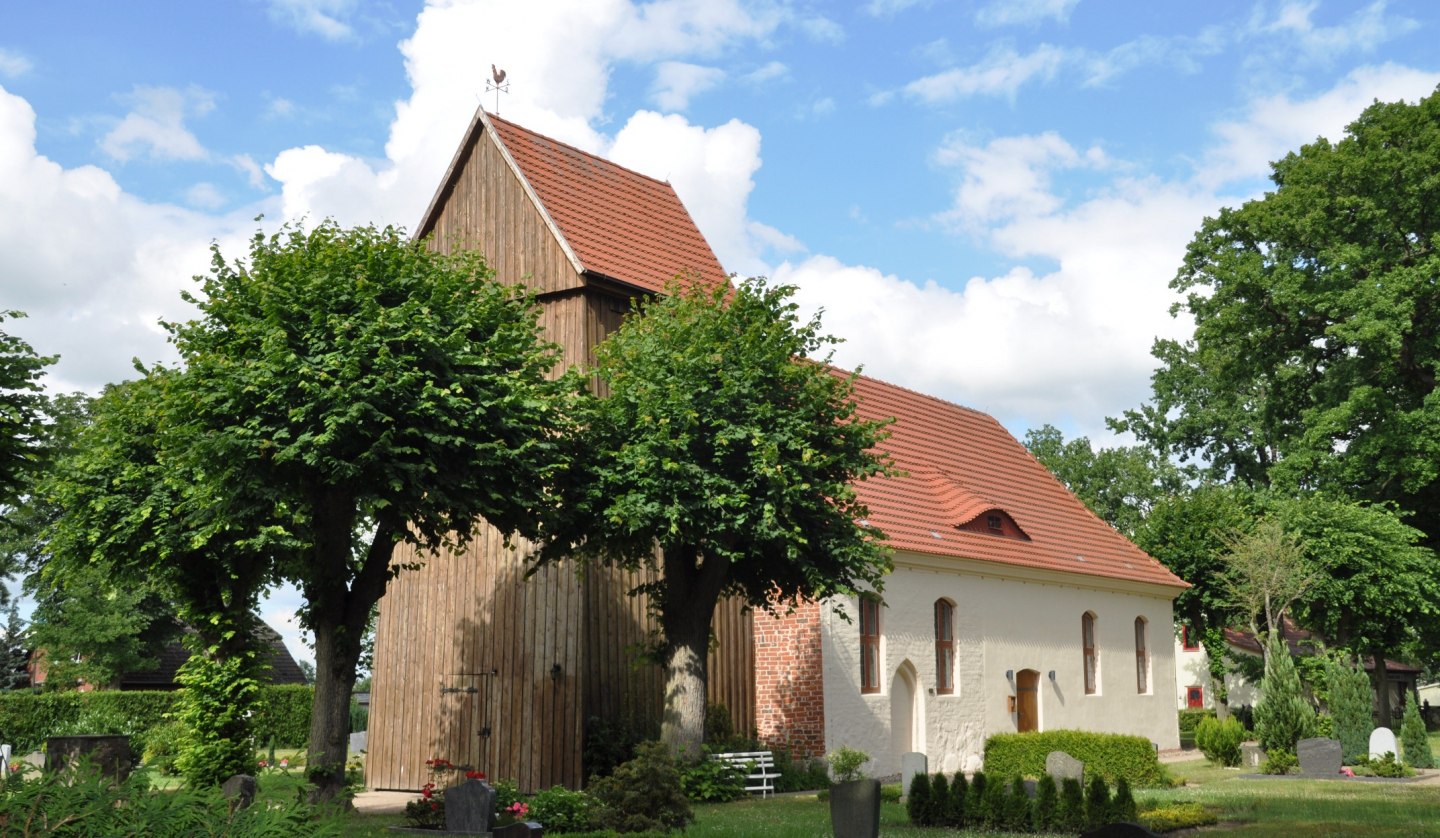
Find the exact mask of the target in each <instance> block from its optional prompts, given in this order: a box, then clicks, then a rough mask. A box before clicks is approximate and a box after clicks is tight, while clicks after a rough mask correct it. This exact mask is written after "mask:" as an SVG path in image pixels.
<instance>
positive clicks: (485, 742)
mask: <svg viewBox="0 0 1440 838" xmlns="http://www.w3.org/2000/svg"><path fill="white" fill-rule="evenodd" d="M492 681H494V677H493V676H492V675H479V674H469V675H446V676H443V677H442V678H441V681H440V718H439V719H438V722H439V724H438V727H439V729H440V733H441V735H440V737H439V741H440V742H441V743H444V744H443V745H442V746H441V747H442V749H447V750H449V751H450V753H436V754H433V755H432V756H431V757H430V758H433V759H443V760H447V761H449V762H450V763H451V764H453V765H455V766H458V767H459V768H460V769H461V770H476V771H485V772H487V773H488V772H493V771H494V770H495V767H494V756H495V754H494V750H493V747H492V746H493V739H494V735H493V734H494V729H493V725H492V720H491V719H490V718H489V715H488V713H487V710H488V705H489V703H490V702H489V700H488V699H489V692H490V690H489V687H490V684H491V682H492ZM444 779H446V780H448V781H452V782H453V781H456V780H457V779H464V778H463V777H459V778H456V777H446V778H444Z"/></svg>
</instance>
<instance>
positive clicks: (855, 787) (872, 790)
mask: <svg viewBox="0 0 1440 838" xmlns="http://www.w3.org/2000/svg"><path fill="white" fill-rule="evenodd" d="M830 826H831V827H832V828H833V829H834V830H835V838H877V836H879V835H880V781H879V780H872V779H869V778H866V779H862V780H851V781H850V782H848V783H836V784H835V785H833V786H831V787H830Z"/></svg>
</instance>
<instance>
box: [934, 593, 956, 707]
mask: <svg viewBox="0 0 1440 838" xmlns="http://www.w3.org/2000/svg"><path fill="white" fill-rule="evenodd" d="M935 692H937V693H939V694H941V695H951V694H953V693H954V692H955V606H954V604H952V603H951V602H950V600H948V599H937V600H935Z"/></svg>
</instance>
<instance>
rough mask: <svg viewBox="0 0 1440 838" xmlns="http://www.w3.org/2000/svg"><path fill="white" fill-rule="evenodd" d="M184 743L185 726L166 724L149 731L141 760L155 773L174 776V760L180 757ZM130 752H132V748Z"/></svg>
mask: <svg viewBox="0 0 1440 838" xmlns="http://www.w3.org/2000/svg"><path fill="white" fill-rule="evenodd" d="M184 742H185V725H183V724H181V723H180V722H166V723H165V724H163V725H159V726H158V727H154V728H151V729H150V733H149V736H148V737H147V739H146V745H145V750H144V751H143V752H141V759H143V760H144V761H145V764H146V765H148V766H150V767H151V768H154V769H155V770H157V771H163V772H165V773H166V774H174V773H175V759H176V757H178V756H180V749H181V746H182V745H183V744H184ZM131 750H132V751H133V750H134V749H133V747H132V749H131Z"/></svg>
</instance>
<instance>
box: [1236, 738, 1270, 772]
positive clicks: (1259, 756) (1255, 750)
mask: <svg viewBox="0 0 1440 838" xmlns="http://www.w3.org/2000/svg"><path fill="white" fill-rule="evenodd" d="M1240 764H1241V765H1243V766H1245V767H1246V768H1259V767H1260V766H1262V765H1264V764H1265V749H1264V748H1262V747H1260V746H1259V745H1256V744H1254V743H1253V742H1247V743H1245V744H1243V745H1241V746H1240Z"/></svg>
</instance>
